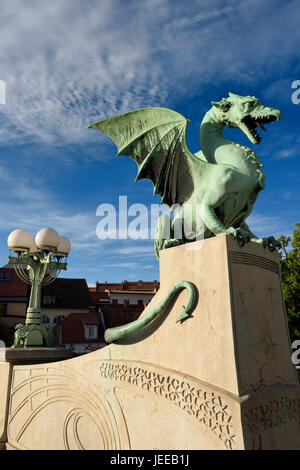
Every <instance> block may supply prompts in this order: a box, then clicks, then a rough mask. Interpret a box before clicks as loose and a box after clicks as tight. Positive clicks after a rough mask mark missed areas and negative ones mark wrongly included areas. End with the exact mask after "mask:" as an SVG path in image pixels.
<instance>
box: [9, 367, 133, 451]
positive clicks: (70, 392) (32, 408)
mask: <svg viewBox="0 0 300 470" xmlns="http://www.w3.org/2000/svg"><path fill="white" fill-rule="evenodd" d="M19 374H20V379H19ZM16 379H17V382H16ZM22 392H23V393H22ZM61 402H63V403H64V404H65V406H66V409H68V410H69V411H68V412H67V414H66V415H61V416H59V417H57V420H56V421H55V420H53V419H49V420H45V422H44V423H43V427H44V428H45V427H46V428H47V431H48V436H49V437H48V443H51V435H52V433H54V432H56V433H57V432H59V433H60V435H61V438H62V441H61V443H60V448H64V449H66V450H73V449H81V450H83V449H84V444H83V443H82V438H85V436H84V435H83V434H82V431H80V424H81V423H82V421H83V420H84V421H85V423H86V424H85V429H87V427H88V428H89V427H90V426H91V427H92V429H93V433H94V441H93V442H94V444H95V448H96V449H101V450H102V449H103V450H109V449H110V450H115V449H120V448H121V446H122V443H121V441H120V435H119V432H118V428H117V425H116V422H117V418H118V419H120V413H119V414H117V416H115V415H114V413H113V411H112V409H111V406H110V404H109V403H108V401H107V400H106V398H105V396H104V395H103V393H101V392H100V391H99V390H98V389H97V388H96V387H95V386H94V384H93V383H91V382H90V381H89V380H88V379H86V378H85V377H84V376H81V375H80V374H79V373H78V372H73V371H72V370H70V369H67V368H66V367H65V368H64V369H56V368H55V366H51V367H42V366H41V368H40V369H35V368H33V369H32V370H31V369H30V367H26V366H25V367H24V369H22V370H20V371H14V376H13V381H12V390H11V401H10V413H9V420H8V438H9V443H10V444H12V445H13V446H14V447H15V448H17V449H28V448H30V447H29V446H28V443H27V444H23V442H22V440H23V435H24V433H25V432H26V430H27V428H28V429H29V432H30V428H31V426H33V428H32V432H36V431H35V429H36V428H35V426H37V425H39V426H41V423H40V422H39V418H38V416H39V414H40V413H41V412H44V411H45V410H46V409H47V407H50V408H49V409H50V411H49V413H51V411H52V412H53V410H55V404H57V405H58V404H59V403H61ZM53 405H54V407H53ZM51 406H52V408H51ZM115 411H117V410H115ZM18 416H21V419H18ZM32 423H34V424H32ZM53 424H54V426H57V428H53ZM60 426H62V428H60ZM84 440H86V439H84ZM44 444H45V443H44V442H42V441H41V446H42V449H43V448H44V447H43V446H44ZM125 448H126V443H125Z"/></svg>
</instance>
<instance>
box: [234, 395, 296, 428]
mask: <svg viewBox="0 0 300 470" xmlns="http://www.w3.org/2000/svg"><path fill="white" fill-rule="evenodd" d="M243 422H244V424H245V426H246V427H247V428H248V429H249V431H250V432H252V433H253V434H257V433H259V432H263V431H266V430H267V429H270V428H273V427H274V426H280V425H283V424H288V423H293V422H294V423H299V424H300V398H295V399H292V398H288V397H286V396H283V397H281V398H280V399H279V400H271V401H269V402H267V403H265V404H262V405H261V406H258V407H257V408H253V409H251V410H249V411H247V412H246V413H245V414H244V420H243Z"/></svg>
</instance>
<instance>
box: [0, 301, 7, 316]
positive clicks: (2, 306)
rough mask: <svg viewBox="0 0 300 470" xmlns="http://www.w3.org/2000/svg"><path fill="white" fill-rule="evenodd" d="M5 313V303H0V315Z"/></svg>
mask: <svg viewBox="0 0 300 470" xmlns="http://www.w3.org/2000/svg"><path fill="white" fill-rule="evenodd" d="M6 314H7V304H0V315H6Z"/></svg>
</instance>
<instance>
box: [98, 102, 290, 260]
mask: <svg viewBox="0 0 300 470" xmlns="http://www.w3.org/2000/svg"><path fill="white" fill-rule="evenodd" d="M212 105H213V106H212V108H211V109H210V110H209V111H208V112H207V113H206V114H205V116H204V119H203V121H202V124H201V128H200V145H201V148H202V150H201V151H199V152H197V153H196V154H193V153H192V152H190V150H189V149H188V147H187V143H186V129H187V125H188V121H189V120H188V119H186V118H185V117H184V116H183V115H181V114H179V113H177V112H175V111H172V110H170V109H166V108H144V109H138V110H136V111H131V112H128V113H125V114H121V115H118V116H114V117H111V118H109V119H106V120H103V121H100V122H97V123H95V124H93V125H92V126H90V127H93V128H96V129H99V130H101V131H103V132H105V133H106V134H107V135H108V136H110V137H111V138H112V139H113V141H114V142H115V143H116V145H117V147H118V155H121V154H123V155H128V156H130V157H131V158H133V159H134V160H135V161H136V163H137V165H138V174H137V178H136V181H137V180H139V179H142V178H149V179H150V180H151V181H152V182H153V184H154V194H160V195H161V197H162V203H165V204H168V205H169V206H173V207H174V205H175V206H176V207H178V205H179V208H178V210H177V212H176V214H175V216H174V218H173V221H171V219H170V218H169V217H166V216H163V217H162V218H161V219H160V220H159V223H158V228H157V233H156V240H155V250H156V254H157V256H159V251H160V250H162V249H165V248H168V247H170V246H174V245H178V244H182V243H186V242H190V241H194V240H199V239H201V238H209V237H212V236H218V235H223V234H232V235H233V236H234V237H235V238H237V239H238V240H239V241H240V242H241V243H242V244H244V243H246V242H248V241H250V240H252V241H255V242H259V243H262V244H263V245H264V246H269V248H270V249H275V248H276V247H277V246H278V242H277V241H276V240H275V238H274V237H272V236H271V237H267V238H263V239H259V238H258V237H256V236H255V235H254V234H253V233H252V232H251V230H250V229H249V227H248V225H247V224H246V222H245V220H246V218H247V217H248V216H249V214H250V213H251V211H252V208H253V205H254V203H255V201H256V198H257V196H258V194H259V192H260V191H261V190H262V189H264V187H265V184H264V178H265V175H264V173H263V172H262V170H261V167H262V166H263V165H262V163H261V162H260V160H259V158H258V156H257V154H256V153H255V152H254V151H253V150H252V149H250V148H247V147H244V146H242V145H240V144H238V143H235V142H233V141H231V140H229V139H224V138H223V135H222V134H223V129H224V127H225V126H226V125H227V126H229V127H238V128H240V129H241V130H242V131H243V132H244V134H245V135H246V136H247V137H248V138H249V140H250V141H251V143H253V144H259V142H260V140H261V138H260V136H259V135H258V133H257V131H256V128H257V127H260V128H261V129H263V130H265V128H264V124H265V123H269V122H271V121H275V120H279V119H280V117H281V113H280V111H279V110H277V109H273V108H269V107H266V106H264V105H262V104H261V103H260V102H259V100H258V99H257V98H255V97H253V96H239V95H236V94H234V93H229V97H228V98H223V99H222V100H221V101H220V102H214V101H213V102H212ZM199 208H201V211H200V212H201V215H199ZM199 217H201V222H202V223H200V224H199ZM187 219H188V220H187ZM187 221H188V224H185V222H187ZM186 225H187V226H188V227H190V231H189V233H188V234H187V231H186V230H182V227H185V226H186ZM181 233H182V235H181ZM166 234H168V235H167V236H166ZM178 234H180V236H179V235H178Z"/></svg>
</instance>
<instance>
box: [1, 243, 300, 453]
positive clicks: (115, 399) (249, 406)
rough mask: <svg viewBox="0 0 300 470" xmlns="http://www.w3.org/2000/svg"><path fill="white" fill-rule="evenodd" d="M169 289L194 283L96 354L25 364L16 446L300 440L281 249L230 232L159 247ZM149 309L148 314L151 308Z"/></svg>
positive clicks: (18, 388)
mask: <svg viewBox="0 0 300 470" xmlns="http://www.w3.org/2000/svg"><path fill="white" fill-rule="evenodd" d="M160 269H161V288H160V290H159V291H158V293H157V294H156V295H155V297H154V298H153V300H152V301H151V303H150V304H149V305H148V307H147V309H146V311H148V310H149V309H151V308H152V307H153V306H155V305H157V304H158V303H159V302H160V301H161V300H162V299H163V298H164V297H165V295H166V294H167V292H168V291H169V289H170V288H171V287H172V286H173V285H174V284H175V283H176V282H178V281H182V280H185V281H190V282H192V283H194V285H195V286H196V287H197V289H198V294H199V299H198V304H197V307H196V309H195V311H194V312H193V314H192V317H191V318H188V319H187V320H186V321H184V322H182V323H180V322H178V323H176V318H177V317H178V315H179V314H180V312H181V309H182V305H186V302H187V292H186V291H183V292H182V293H180V294H179V295H178V297H177V298H176V299H175V300H174V301H173V303H172V304H171V305H170V306H169V307H168V310H167V311H165V312H164V314H163V316H162V317H160V318H157V319H155V320H154V321H152V322H151V323H150V324H149V325H148V326H147V327H145V328H144V329H143V330H142V331H140V332H138V333H134V334H132V335H131V336H129V337H127V338H125V339H123V340H122V341H120V342H119V343H118V344H112V345H110V346H107V347H105V348H103V349H101V350H99V351H96V352H93V353H90V354H88V355H85V356H82V357H78V358H74V359H71V360H66V361H62V362H59V363H49V362H48V363H44V364H36V365H26V364H20V365H15V366H14V367H13V370H12V379H11V389H10V392H9V414H8V426H7V433H8V443H9V445H10V446H12V447H14V448H18V449H166V450H168V449H170V450H171V449H174V450H176V449H186V450H188V449H299V448H300V433H299V424H300V387H299V382H298V378H297V374H296V370H295V367H294V366H293V364H292V363H291V349H290V344H289V337H288V330H287V324H286V318H285V312H284V303H283V298H282V292H281V282H280V273H279V259H278V255H277V254H276V253H271V252H269V251H268V250H265V249H264V248H263V247H261V246H259V245H257V244H255V243H250V244H248V245H246V246H244V247H242V248H240V247H239V246H238V244H237V243H236V242H235V241H234V240H233V238H232V237H226V236H221V237H217V238H212V239H209V240H205V242H204V243H203V244H199V242H196V243H193V244H189V245H183V246H178V247H174V248H170V249H167V250H164V251H162V252H161V261H160ZM146 311H145V312H144V313H143V315H144V314H146V313H147V312H146Z"/></svg>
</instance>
